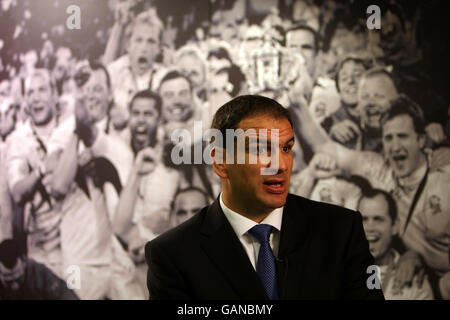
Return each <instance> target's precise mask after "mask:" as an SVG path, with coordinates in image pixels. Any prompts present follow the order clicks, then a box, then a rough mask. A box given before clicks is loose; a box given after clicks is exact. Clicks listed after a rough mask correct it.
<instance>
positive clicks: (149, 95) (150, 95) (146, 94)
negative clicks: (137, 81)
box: [128, 90, 162, 115]
mask: <svg viewBox="0 0 450 320" xmlns="http://www.w3.org/2000/svg"><path fill="white" fill-rule="evenodd" d="M138 98H144V99H151V100H153V101H154V102H155V108H156V110H157V111H158V115H161V108H162V102H161V97H160V96H159V94H157V93H155V92H153V91H151V90H142V91H139V92H137V93H136V94H135V95H134V96H133V98H131V101H130V103H129V105H128V108H129V109H130V110H131V108H132V107H133V103H134V101H135V100H136V99H138Z"/></svg>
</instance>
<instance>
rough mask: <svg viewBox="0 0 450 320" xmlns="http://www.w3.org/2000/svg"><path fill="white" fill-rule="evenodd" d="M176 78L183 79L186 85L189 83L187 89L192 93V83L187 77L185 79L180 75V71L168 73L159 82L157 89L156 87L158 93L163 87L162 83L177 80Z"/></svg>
mask: <svg viewBox="0 0 450 320" xmlns="http://www.w3.org/2000/svg"><path fill="white" fill-rule="evenodd" d="M178 78H182V79H185V80H186V81H187V82H188V83H189V89H190V90H191V91H192V82H191V79H189V78H188V77H186V76H185V75H184V74H182V73H181V72H180V71H178V70H173V71H169V72H168V73H167V74H166V75H165V76H164V77H163V78H162V79H161V82H160V83H159V87H158V91H159V90H161V87H162V85H163V83H164V82H167V81H170V80H173V79H178Z"/></svg>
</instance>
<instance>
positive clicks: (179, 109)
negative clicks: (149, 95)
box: [159, 78, 194, 122]
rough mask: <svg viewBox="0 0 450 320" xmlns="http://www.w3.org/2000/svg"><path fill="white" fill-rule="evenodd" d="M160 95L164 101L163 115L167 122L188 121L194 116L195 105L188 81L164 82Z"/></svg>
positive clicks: (176, 79) (179, 79)
mask: <svg viewBox="0 0 450 320" xmlns="http://www.w3.org/2000/svg"><path fill="white" fill-rule="evenodd" d="M159 94H160V96H161V99H162V115H163V117H164V119H165V120H166V121H168V122H171V121H175V122H180V121H186V120H188V119H189V118H190V117H191V116H192V113H193V112H194V104H193V101H192V92H191V88H190V86H189V82H188V81H187V80H186V79H184V78H175V79H172V80H168V81H165V82H163V84H162V85H161V87H160V89H159Z"/></svg>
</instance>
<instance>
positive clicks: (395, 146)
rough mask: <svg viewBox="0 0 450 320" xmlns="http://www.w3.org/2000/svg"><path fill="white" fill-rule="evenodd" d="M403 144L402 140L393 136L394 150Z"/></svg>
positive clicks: (392, 145)
mask: <svg viewBox="0 0 450 320" xmlns="http://www.w3.org/2000/svg"><path fill="white" fill-rule="evenodd" d="M401 146H402V144H401V143H400V140H399V139H398V138H397V137H394V138H392V142H391V148H392V150H393V151H397V150H399V149H400V148H401Z"/></svg>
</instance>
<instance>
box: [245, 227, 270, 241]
mask: <svg viewBox="0 0 450 320" xmlns="http://www.w3.org/2000/svg"><path fill="white" fill-rule="evenodd" d="M272 229H273V226H271V225H270V224H257V225H256V226H254V227H253V228H251V229H250V230H248V233H250V234H251V235H252V236H254V237H255V238H256V239H258V241H259V243H261V244H262V243H268V242H269V236H270V233H271V232H272Z"/></svg>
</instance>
